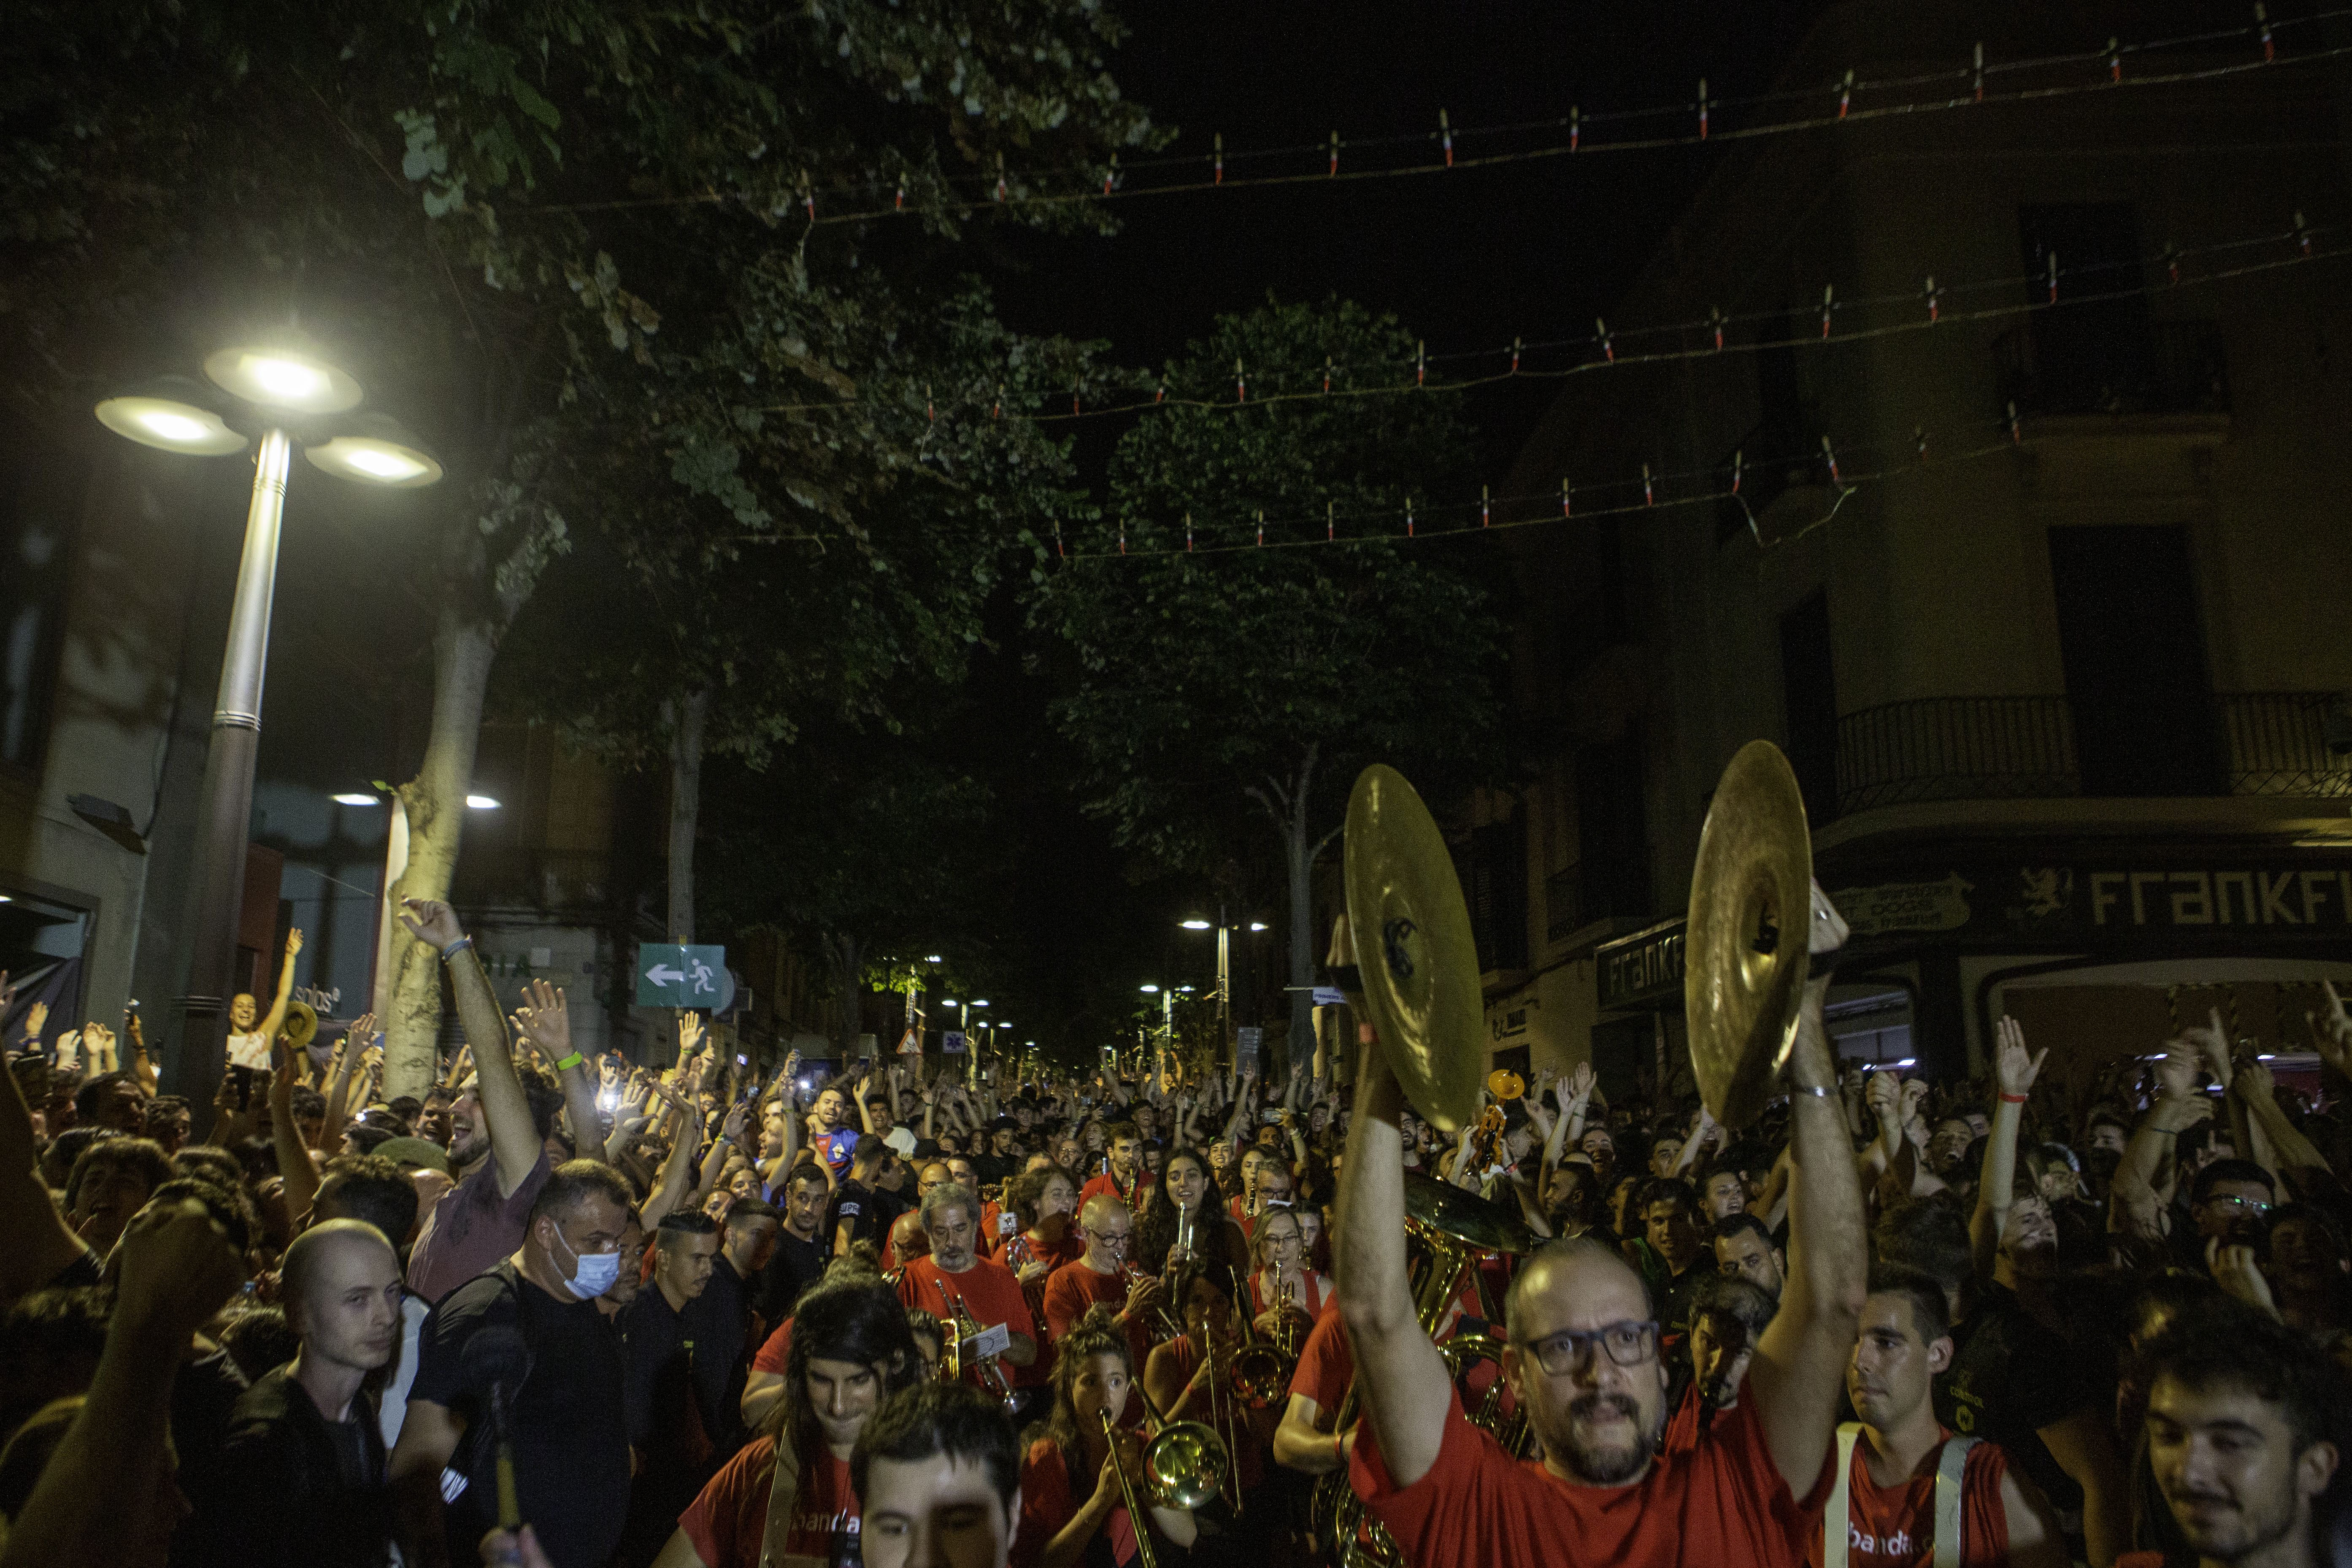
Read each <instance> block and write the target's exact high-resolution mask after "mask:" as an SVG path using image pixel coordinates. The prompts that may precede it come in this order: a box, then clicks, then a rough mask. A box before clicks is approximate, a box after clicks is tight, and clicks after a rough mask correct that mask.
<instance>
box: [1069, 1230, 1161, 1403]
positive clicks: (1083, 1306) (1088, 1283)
mask: <svg viewBox="0 0 2352 1568" xmlns="http://www.w3.org/2000/svg"><path fill="white" fill-rule="evenodd" d="M1078 1235H1079V1236H1080V1237H1082V1238H1083V1239H1084V1240H1085V1242H1086V1244H1087V1249H1086V1251H1085V1252H1083V1253H1081V1254H1079V1255H1078V1256H1077V1257H1076V1258H1073V1259H1072V1260H1071V1261H1069V1262H1067V1263H1065V1264H1063V1265H1062V1267H1060V1268H1056V1269H1055V1270H1054V1272H1053V1273H1052V1274H1051V1275H1049V1276H1047V1278H1046V1280H1045V1330H1046V1332H1047V1333H1048V1334H1049V1335H1050V1336H1051V1337H1053V1338H1055V1339H1057V1340H1058V1339H1060V1338H1061V1337H1062V1336H1063V1335H1065V1334H1066V1333H1068V1332H1069V1331H1070V1330H1071V1328H1072V1326H1073V1325H1075V1324H1076V1322H1077V1321H1078V1320H1079V1319H1081V1318H1083V1317H1085V1316H1086V1315H1087V1310H1089V1309H1090V1308H1092V1307H1094V1306H1096V1305H1097V1303H1100V1304H1102V1305H1106V1306H1109V1307H1112V1308H1115V1309H1117V1310H1118V1326H1119V1327H1120V1328H1122V1329H1124V1330H1126V1331H1127V1339H1128V1344H1129V1347H1130V1348H1131V1349H1132V1350H1133V1351H1134V1352H1135V1358H1136V1359H1135V1364H1136V1365H1138V1366H1141V1365H1142V1364H1143V1358H1144V1357H1146V1356H1148V1355H1150V1353H1151V1324H1152V1313H1153V1311H1154V1310H1155V1309H1157V1308H1158V1307H1159V1305H1160V1280H1159V1279H1158V1278H1157V1277H1156V1276H1154V1275H1150V1274H1145V1273H1142V1272H1137V1273H1135V1274H1133V1275H1131V1276H1130V1275H1129V1274H1128V1273H1127V1258H1128V1254H1129V1252H1131V1251H1132V1250H1133V1249H1134V1247H1135V1217H1134V1216H1133V1215H1130V1214H1129V1213H1128V1212H1127V1205H1125V1204H1123V1203H1121V1202H1119V1201H1118V1198H1117V1197H1116V1196H1114V1195H1113V1194H1108V1193H1097V1194H1095V1195H1094V1196H1093V1197H1090V1198H1088V1199H1087V1201H1086V1205H1085V1206H1084V1207H1082V1208H1081V1209H1079V1210H1078Z"/></svg>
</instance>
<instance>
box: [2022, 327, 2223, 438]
mask: <svg viewBox="0 0 2352 1568" xmlns="http://www.w3.org/2000/svg"><path fill="white" fill-rule="evenodd" d="M1992 355H1993V374H1994V378H1995V380H1996V382H1997V383H1998V392H1997V395H1998V396H1999V397H2000V401H2001V403H2002V405H2003V406H2004V407H2006V406H2007V405H2011V404H2014V405H2016V407H2017V411H2018V413H2019V414H2021V415H2022V416H2026V417H2028V418H2031V417H2032V416H2036V415H2063V414H2226V413H2228V412H2229V411H2230V378H2229V371H2228V367H2227V363H2226V362H2225V361H2224V360H2223V359H2222V356H2221V328H2220V327H2219V326H2218V325H2216V324H2215V323H2214V322H2211V321H2149V322H2147V323H2145V324H2144V325H2137V326H2135V327H2132V328H2129V329H2126V330H2122V331H2117V332H2116V333H2113V334H2110V335H2104V336H2102V335H2094V334H2090V333H2084V332H2081V331H2074V332H2065V333H2053V332H2052V331H2048V330H2045V328H2044V327H2043V325H2042V322H2040V321H2027V322H2025V323H2024V324H2023V325H2021V326H2016V327H2011V329H2010V330H2009V331H2005V332H2003V333H2001V334H2000V336H1999V337H1997V338H1995V339H1993V341H1992Z"/></svg>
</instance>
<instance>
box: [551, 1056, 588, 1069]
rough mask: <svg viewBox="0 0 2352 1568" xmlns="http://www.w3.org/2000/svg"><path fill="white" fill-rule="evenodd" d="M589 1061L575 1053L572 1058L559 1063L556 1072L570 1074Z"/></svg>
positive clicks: (556, 1065)
mask: <svg viewBox="0 0 2352 1568" xmlns="http://www.w3.org/2000/svg"><path fill="white" fill-rule="evenodd" d="M587 1059H588V1058H585V1057H583V1056H582V1055H581V1054H580V1053H579V1052H578V1051H574V1052H572V1054H571V1055H570V1056H568V1057H565V1058H563V1059H562V1061H559V1062H557V1063H556V1064H555V1070H556V1071H557V1072H570V1071H571V1070H572V1068H576V1067H578V1066H579V1065H580V1064H581V1063H582V1062H583V1061H585V1060H587Z"/></svg>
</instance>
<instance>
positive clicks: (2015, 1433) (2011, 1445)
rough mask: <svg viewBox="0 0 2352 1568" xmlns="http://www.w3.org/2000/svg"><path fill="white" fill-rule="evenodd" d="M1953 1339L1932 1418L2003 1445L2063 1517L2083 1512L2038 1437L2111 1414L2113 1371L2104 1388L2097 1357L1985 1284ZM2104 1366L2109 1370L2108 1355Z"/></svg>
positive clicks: (2011, 1295)
mask: <svg viewBox="0 0 2352 1568" xmlns="http://www.w3.org/2000/svg"><path fill="white" fill-rule="evenodd" d="M1952 1338H1953V1351H1952V1364H1951V1365H1950V1366H1949V1367H1948V1369H1946V1371H1945V1372H1944V1373H1943V1375H1941V1376H1940V1377H1938V1378H1937V1379H1936V1391H1935V1392H1936V1419H1937V1420H1938V1421H1940V1422H1942V1423H1943V1424H1944V1425H1945V1426H1948V1427H1950V1428H1951V1429H1952V1430H1953V1431H1955V1432H1958V1433H1959V1434H1960V1435H1961V1436H1968V1437H1981V1438H1983V1439H1984V1440H1985V1441H1987V1442H1990V1443H1998V1444H2000V1446H2001V1447H2002V1448H2003V1449H2005V1450H2006V1451H2007V1452H2008V1454H2009V1458H2010V1463H2011V1464H2012V1465H2014V1466H2016V1467H2017V1468H2018V1469H2020V1470H2021V1471H2022V1472H2023V1473H2024V1474H2025V1475H2026V1476H2028V1477H2030V1478H2031V1479H2032V1481H2033V1482H2034V1484H2035V1485H2037V1486H2039V1487H2040V1488H2041V1489H2042V1493H2043V1495H2044V1496H2046V1497H2048V1498H2049V1500H2051V1502H2052V1504H2053V1505H2054V1506H2055V1507H2056V1508H2057V1509H2058V1510H2060V1511H2061V1512H2062V1513H2071V1512H2073V1511H2074V1510H2077V1509H2080V1508H2081V1507H2082V1502H2083V1490H2082V1488H2081V1487H2079V1486H2077V1485H2076V1484H2075V1483H2074V1480H2073V1479H2071V1478H2070V1477H2069V1476H2068V1475H2067V1474H2066V1472H2065V1471H2064V1470H2063V1468H2060V1466H2059V1464H2058V1461H2057V1460H2056V1459H2055V1458H2053V1457H2052V1455H2051V1453H2050V1450H2049V1448H2048V1447H2046V1446H2045V1445H2044V1444H2043V1443H2042V1439H2041V1438H2040V1437H2039V1436H2036V1434H2037V1433H2038V1432H2039V1431H2040V1429H2041V1428H2042V1427H2044V1426H2056V1425H2057V1424H2058V1423H2059V1422H2061V1421H2063V1420H2064V1419H2065V1418H2066V1417H2068V1416H2069V1415H2074V1414H2075V1413H2076V1412H2077V1411H2080V1410H2084V1409H2090V1408H2095V1409H2098V1410H2101V1411H2111V1410H2113V1409H2114V1408H2115V1387H2114V1384H2113V1378H2112V1373H2110V1374H2109V1376H2108V1379H2107V1381H2106V1383H2105V1386H2104V1387H2103V1386H2102V1384H2101V1379H2100V1377H2099V1374H2098V1371H2097V1366H2098V1363H2099V1360H2100V1357H2099V1354H2098V1352H2096V1351H2095V1350H2094V1349H2092V1348H2091V1347H2088V1346H2078V1345H2075V1344H2074V1343H2071V1342H2069V1341H2068V1340H2067V1339H2066V1337H2065V1336H2064V1335H2063V1334H2060V1333H2058V1332H2057V1331H2055V1330H2053V1329H2051V1328H2049V1327H2047V1326H2046V1325H2044V1324H2043V1323H2042V1321H2040V1320H2039V1319H2037V1318H2035V1317H2034V1316H2033V1314H2032V1312H2029V1311H2028V1310H2026V1309H2025V1304H2024V1303H2023V1302H2021V1301H2020V1300H2018V1299H2017V1293H2016V1292H2015V1291H2013V1290H2011V1289H2009V1288H2008V1287H2007V1286H2005V1285H1987V1286H1986V1287H1985V1288H1984V1289H1983V1290H1982V1291H1981V1292H1980V1293H1979V1295H1978V1297H1977V1300H1976V1305H1975V1308H1974V1310H1971V1311H1970V1312H1969V1316H1968V1321H1965V1322H1963V1323H1961V1324H1959V1325H1958V1327H1957V1328H1955V1330H1954V1331H1953V1334H1952ZM2105 1364H2106V1365H2107V1366H2108V1367H2110V1368H2112V1367H2113V1366H2114V1364H2115V1358H2114V1354H2113V1352H2108V1353H2107V1355H2106V1358H2105Z"/></svg>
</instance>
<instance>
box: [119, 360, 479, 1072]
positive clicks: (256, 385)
mask: <svg viewBox="0 0 2352 1568" xmlns="http://www.w3.org/2000/svg"><path fill="white" fill-rule="evenodd" d="M205 375H206V376H207V377H209V378H210V379H211V381H212V383H213V385H214V387H216V388H218V389H219V390H218V392H215V391H214V390H213V389H212V388H207V387H205V385H203V384H201V383H198V382H196V381H194V380H192V379H190V378H188V377H184V376H173V377H165V378H163V379H161V380H158V381H154V382H150V383H147V384H143V385H141V386H137V387H133V388H131V390H129V391H127V392H125V393H123V394H121V395H119V396H115V397H110V398H107V399H106V400H105V401H103V402H101V403H100V404H99V405H98V407H97V409H96V413H97V415H98V420H99V423H100V424H101V425H104V426H106V427H107V428H108V429H110V430H111V431H113V432H115V434H117V435H119V436H123V437H128V438H129V439H131V440H133V441H136V442H138V443H139V444H140V445H141V446H142V447H155V448H157V449H158V450H161V451H165V452H178V453H182V454H184V455H187V456H191V457H205V458H222V457H227V456H228V455H230V454H231V453H235V452H241V451H243V450H245V448H246V447H247V445H248V443H249V442H253V441H257V442H258V450H257V453H256V455H255V462H254V472H253V499H252V501H251V503H250V505H249V506H248V507H247V511H246V521H245V549H244V553H243V554H242V556H241V557H240V558H239V560H238V563H237V572H236V596H235V597H234V598H233V599H232V600H231V602H230V606H229V623H228V646H227V649H226V652H225V653H224V654H223V655H222V658H221V674H220V689H219V693H218V695H217V698H216V700H215V702H214V704H213V723H212V733H211V737H210V740H209V742H208V744H207V745H206V747H205V776H204V784H203V786H202V790H201V792H200V794H199V795H198V797H197V806H196V831H197V835H198V838H197V844H196V857H195V862H194V867H193V868H192V870H191V874H190V876H189V879H188V894H187V903H186V906H185V918H184V922H183V931H182V937H181V942H182V952H183V954H184V965H183V967H182V973H184V975H185V980H184V983H183V989H182V992H181V994H180V995H179V997H178V998H177V1001H176V1008H177V1011H178V1013H179V1015H180V1025H179V1027H178V1029H177V1030H176V1031H175V1033H174V1036H173V1044H172V1047H171V1048H170V1050H169V1051H168V1052H167V1054H166V1058H165V1060H164V1064H163V1068H164V1082H163V1088H164V1089H166V1090H167V1091H168V1092H171V1093H174V1094H180V1095H184V1096H186V1097H187V1098H188V1099H189V1100H192V1101H194V1103H196V1104H198V1105H202V1104H204V1103H205V1102H206V1101H207V1100H210V1099H211V1098H212V1097H213V1093H214V1090H215V1087H216V1086H217V1085H218V1083H219V1081H220V1071H221V1066H222V1058H223V1047H224V1045H225V1043H226V1027H225V1026H226V1022H227V1013H228V999H229V996H230V994H231V993H232V991H233V990H234V987H235V978H234V975H233V974H232V973H231V972H232V970H233V969H234V968H235V966H236V937H237V915H238V910H239V906H240V905H241V904H242V903H243V901H244V894H245V856H246V839H247V833H248V831H249V829H250V826H251V819H252V815H253V766H254V758H255V755H256V753H257V752H258V751H259V750H260V745H261V685H262V676H263V673H264V670H265V668H266V667H267V665H268V658H269V608H270V600H271V597H272V595H274V593H275V592H276V589H277V582H278V531H279V525H280V523H281V521H282V520H283V519H284V516H285V511H286V483H287V478H288V471H289V468H291V467H292V460H293V452H294V447H295V446H296V444H297V443H299V444H300V445H301V447H302V455H303V456H304V457H305V458H309V459H310V463H311V464H312V466H314V467H316V468H322V469H324V470H325V471H326V472H328V473H331V474H334V475H337V476H339V477H341V478H342V479H352V480H356V481H358V482H360V483H362V484H376V485H384V486H389V487H392V488H394V489H415V488H417V487H420V486H424V485H429V484H432V483H434V482H435V481H436V480H438V479H440V478H441V465H440V463H438V462H437V461H436V460H435V458H433V455H432V454H431V453H430V452H428V451H426V450H425V447H424V446H423V444H422V443H420V442H419V441H417V439H416V438H415V437H413V436H411V435H410V434H409V433H408V432H407V431H405V430H404V429H402V428H401V427H400V426H398V425H395V424H394V423H393V422H392V421H391V420H388V419H384V418H383V417H381V416H370V415H360V414H355V413H353V412H352V411H353V410H354V409H356V408H358V406H359V405H360V403H361V401H362V399H363V398H364V396H365V394H364V393H363V392H362V390H361V388H360V385H359V383H357V382H355V381H353V380H352V378H351V377H350V376H349V375H346V374H344V373H343V372H341V370H338V369H336V368H335V367H334V366H333V365H331V364H330V363H327V362H326V361H324V360H323V359H320V358H319V357H318V356H317V355H315V354H312V353H307V352H304V351H302V350H299V349H297V348H292V347H287V346H282V345H279V344H274V343H265V344H260V345H256V346H246V347H236V348H226V349H222V350H221V351H219V352H218V353H215V354H212V355H211V356H209V357H208V358H206V359H205ZM221 394H226V397H224V396H222V395H221Z"/></svg>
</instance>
